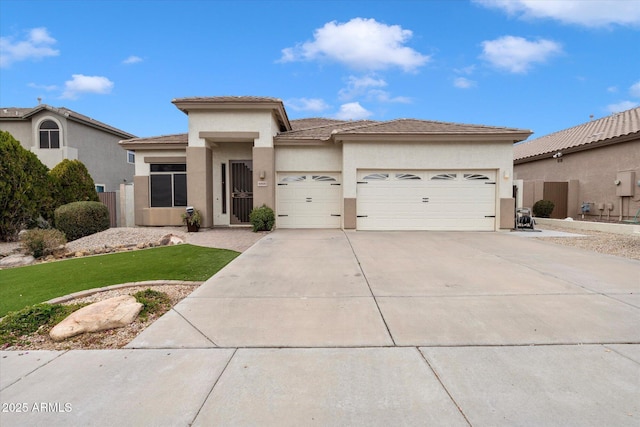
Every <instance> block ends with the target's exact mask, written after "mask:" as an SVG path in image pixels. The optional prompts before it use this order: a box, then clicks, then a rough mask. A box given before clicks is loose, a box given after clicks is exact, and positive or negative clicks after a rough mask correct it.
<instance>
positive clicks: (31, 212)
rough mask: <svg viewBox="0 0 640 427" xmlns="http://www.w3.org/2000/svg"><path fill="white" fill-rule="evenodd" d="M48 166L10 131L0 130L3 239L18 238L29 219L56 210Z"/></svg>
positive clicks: (0, 224) (0, 237) (47, 216)
mask: <svg viewBox="0 0 640 427" xmlns="http://www.w3.org/2000/svg"><path fill="white" fill-rule="evenodd" d="M52 188H53V184H52V181H51V178H50V177H49V169H48V168H47V167H46V166H45V165H44V164H42V162H41V161H40V160H39V159H38V157H37V156H36V155H35V154H34V153H32V152H30V151H28V150H26V149H24V148H23V147H22V146H21V145H20V142H18V141H17V140H16V139H15V138H14V137H13V136H11V134H10V133H9V132H3V131H0V240H2V241H11V240H15V239H16V238H17V236H18V232H19V231H20V230H21V229H22V228H24V227H25V226H26V224H27V223H29V222H30V221H32V220H34V219H35V218H38V216H40V215H42V216H43V217H44V218H45V219H50V218H51V214H52V213H53V197H52V193H53V191H52Z"/></svg>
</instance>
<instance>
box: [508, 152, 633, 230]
mask: <svg viewBox="0 0 640 427" xmlns="http://www.w3.org/2000/svg"><path fill="white" fill-rule="evenodd" d="M561 159H562V162H558V161H557V160H556V159H553V158H552V157H551V154H550V155H549V157H548V158H545V159H542V160H538V161H535V162H530V163H522V164H516V165H515V166H514V173H515V174H516V177H517V178H518V179H522V180H524V181H535V180H538V181H539V182H543V181H549V182H553V181H570V180H577V181H578V183H577V185H576V183H573V184H570V186H569V197H568V198H569V205H568V215H569V216H572V217H575V216H576V215H578V214H579V213H580V205H581V204H582V203H583V202H591V203H594V205H592V209H591V214H594V215H595V216H597V215H599V211H598V210H597V204H598V203H604V204H605V205H606V204H607V203H612V204H613V206H614V209H613V211H612V212H611V216H619V215H620V197H618V196H616V185H615V184H614V181H615V179H616V175H617V173H618V172H620V171H629V170H631V171H635V174H636V181H638V180H640V140H634V141H629V142H625V143H619V144H614V145H609V146H605V147H601V148H595V149H591V150H586V151H580V152H575V153H565V154H564V155H563V156H562V158H561ZM525 184H526V183H525ZM634 188H635V194H634V196H633V197H625V199H624V208H623V211H622V212H623V215H624V216H633V215H635V213H636V212H637V210H638V209H640V187H638V185H637V182H636V185H635V187H634ZM536 197H542V195H541V193H540V192H538V193H536V195H535V196H534V199H535V200H530V201H529V203H531V204H533V202H535V201H536V200H540V199H537V198H536ZM606 213H607V211H605V212H604V216H605V217H606Z"/></svg>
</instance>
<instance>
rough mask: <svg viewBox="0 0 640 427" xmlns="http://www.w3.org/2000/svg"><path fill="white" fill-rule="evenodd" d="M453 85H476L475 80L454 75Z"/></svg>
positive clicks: (459, 86) (464, 86) (467, 86)
mask: <svg viewBox="0 0 640 427" xmlns="http://www.w3.org/2000/svg"><path fill="white" fill-rule="evenodd" d="M453 85H454V86H455V87H457V88H459V89H469V88H472V87H475V86H476V82H475V81H473V80H470V79H468V78H466V77H456V78H455V79H454V80H453Z"/></svg>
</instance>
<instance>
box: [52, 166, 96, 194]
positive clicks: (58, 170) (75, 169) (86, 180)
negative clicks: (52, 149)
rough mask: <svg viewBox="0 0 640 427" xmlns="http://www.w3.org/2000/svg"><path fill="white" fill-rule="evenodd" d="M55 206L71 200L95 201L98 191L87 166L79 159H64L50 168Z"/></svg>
mask: <svg viewBox="0 0 640 427" xmlns="http://www.w3.org/2000/svg"><path fill="white" fill-rule="evenodd" d="M50 175H51V177H52V180H53V182H54V183H55V185H56V202H57V206H62V205H66V204H67V203H72V202H97V201H99V199H98V193H97V192H96V186H95V183H94V182H93V178H91V175H90V174H89V171H88V170H87V167H86V166H85V165H84V164H83V163H82V162H81V161H80V160H69V159H64V160H63V161H61V162H60V163H58V164H57V165H56V166H55V167H54V168H53V169H51V172H50Z"/></svg>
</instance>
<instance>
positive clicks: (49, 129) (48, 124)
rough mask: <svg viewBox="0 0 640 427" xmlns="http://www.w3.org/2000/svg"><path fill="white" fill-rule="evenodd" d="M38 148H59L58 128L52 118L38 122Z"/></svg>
mask: <svg viewBox="0 0 640 427" xmlns="http://www.w3.org/2000/svg"><path fill="white" fill-rule="evenodd" d="M39 135H40V148H60V128H59V127H58V124H57V123H56V122H54V121H53V120H45V121H43V122H42V123H40V128H39Z"/></svg>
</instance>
